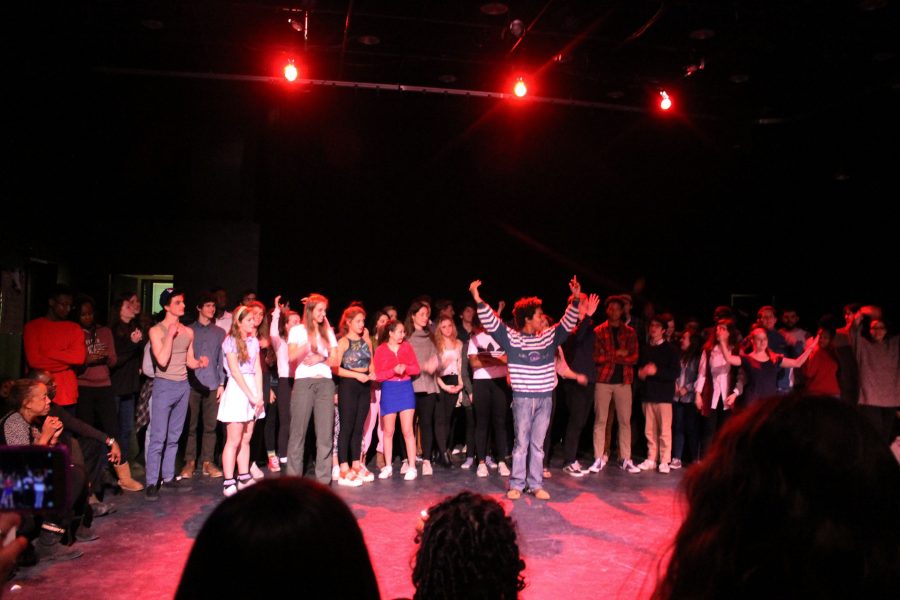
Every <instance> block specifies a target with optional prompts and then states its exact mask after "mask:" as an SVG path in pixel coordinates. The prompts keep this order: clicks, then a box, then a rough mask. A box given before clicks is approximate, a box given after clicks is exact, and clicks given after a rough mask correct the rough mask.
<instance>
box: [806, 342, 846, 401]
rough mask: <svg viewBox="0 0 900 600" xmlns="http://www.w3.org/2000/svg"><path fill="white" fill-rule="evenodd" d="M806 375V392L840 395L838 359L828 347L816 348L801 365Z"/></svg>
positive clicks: (821, 394)
mask: <svg viewBox="0 0 900 600" xmlns="http://www.w3.org/2000/svg"><path fill="white" fill-rule="evenodd" d="M801 372H802V373H803V375H804V376H805V377H806V393H807V394H815V395H819V396H835V397H837V396H840V395H841V386H840V384H839V383H838V361H837V356H835V354H834V352H832V351H830V350H829V349H828V348H816V349H815V350H813V352H812V354H810V355H809V358H808V359H807V360H806V363H805V364H804V365H803V367H801Z"/></svg>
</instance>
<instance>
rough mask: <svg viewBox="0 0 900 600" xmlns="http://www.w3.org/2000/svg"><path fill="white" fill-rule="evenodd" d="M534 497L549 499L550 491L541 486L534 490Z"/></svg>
mask: <svg viewBox="0 0 900 600" xmlns="http://www.w3.org/2000/svg"><path fill="white" fill-rule="evenodd" d="M534 497H535V498H537V499H538V500H549V499H550V492H548V491H547V490H545V489H544V488H541V489H539V490H535V491H534Z"/></svg>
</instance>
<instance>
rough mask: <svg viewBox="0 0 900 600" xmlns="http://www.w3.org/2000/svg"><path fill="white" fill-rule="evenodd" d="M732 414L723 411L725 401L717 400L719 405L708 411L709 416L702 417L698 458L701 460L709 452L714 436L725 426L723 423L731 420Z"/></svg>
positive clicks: (728, 411)
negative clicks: (701, 434) (701, 435)
mask: <svg viewBox="0 0 900 600" xmlns="http://www.w3.org/2000/svg"><path fill="white" fill-rule="evenodd" d="M732 412H734V411H731V410H725V399H724V398H719V405H718V406H716V408H715V409H713V410H712V411H710V413H709V416H706V417H703V437H702V438H701V440H700V458H703V457H704V456H706V453H707V452H709V449H710V447H711V446H712V444H713V441H715V439H716V434H718V433H719V430H720V429H722V427H724V426H725V423H727V422H728V419H730V418H731V413H732Z"/></svg>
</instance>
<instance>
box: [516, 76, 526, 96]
mask: <svg viewBox="0 0 900 600" xmlns="http://www.w3.org/2000/svg"><path fill="white" fill-rule="evenodd" d="M513 93H514V94H515V95H516V96H518V97H519V98H522V97H524V96H525V94H527V93H528V86H526V85H525V80H524V79H523V78H522V77H519V78H518V79H517V80H516V84H515V85H514V86H513Z"/></svg>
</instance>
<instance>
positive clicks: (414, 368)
mask: <svg viewBox="0 0 900 600" xmlns="http://www.w3.org/2000/svg"><path fill="white" fill-rule="evenodd" d="M374 360H375V379H376V380H378V381H388V380H390V381H403V380H404V379H409V378H410V377H411V376H412V375H418V374H419V361H418V360H416V353H415V351H414V350H413V347H412V346H410V345H409V342H406V341H404V342H403V343H402V344H400V347H399V348H397V354H394V352H393V351H392V350H391V349H390V348H388V345H387V344H386V343H385V344H381V345H380V346H378V348H376V349H375V359H374ZM400 363H403V364H404V365H406V373H404V374H403V376H402V377H400V376H399V375H397V374H396V373H394V367H396V366H397V365H399V364H400Z"/></svg>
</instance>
